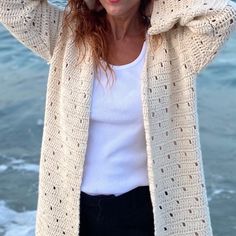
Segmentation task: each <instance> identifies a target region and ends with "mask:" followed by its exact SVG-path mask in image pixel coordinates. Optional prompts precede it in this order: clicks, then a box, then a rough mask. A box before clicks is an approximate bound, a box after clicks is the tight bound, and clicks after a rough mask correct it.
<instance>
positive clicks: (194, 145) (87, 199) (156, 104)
mask: <svg viewBox="0 0 236 236" xmlns="http://www.w3.org/2000/svg"><path fill="white" fill-rule="evenodd" d="M68 6H69V8H70V10H69V11H63V10H61V9H59V8H57V7H56V6H53V5H51V4H49V3H48V2H47V1H41V0H34V1H32V0H24V1H21V0H0V21H1V22H2V23H3V24H4V25H5V27H6V28H7V29H8V30H9V31H10V32H11V33H12V34H13V35H14V36H15V37H16V38H17V39H18V40H19V41H21V42H22V43H23V44H24V45H25V46H27V47H28V48H30V49H31V50H33V51H34V52H35V53H36V54H37V55H39V56H41V57H42V58H43V59H45V60H46V61H47V62H48V64H50V70H49V78H48V85H47V97H46V107H45V123H44V130H43V139H42V148H41V157H40V175H39V196H38V205H37V218H36V236H57V235H58V236H59V235H69V236H77V235H80V236H95V235H96V236H100V235H103V236H106V235H112V236H116V235H124V236H125V235H135V236H151V235H153V236H167V235H172V236H177V235H178V236H179V235H186V236H187V235H193V236H200V235H201V236H202V235H204V236H211V235H212V228H211V221H210V215H209V208H208V202H207V195H206V187H205V179H204V172H203V163H202V156H201V148H200V140H199V126H198V116H197V100H196V75H197V74H198V73H199V71H200V70H202V69H203V68H204V67H205V66H206V65H207V64H209V62H210V61H211V60H212V59H213V58H214V57H215V55H216V54H217V51H219V49H220V47H221V46H222V45H223V44H224V42H225V41H226V40H227V39H228V37H229V35H230V33H231V32H232V31H233V29H235V25H236V23H235V22H236V7H235V5H234V3H233V2H232V1H228V0H217V1H216V0H204V1H199V0H185V1H180V0H179V1H176V0H168V1H158V0H157V1H154V2H152V1H148V0H146V1H145V0H99V1H95V2H94V1H90V0H88V1H86V2H85V1H84V0H70V1H69V2H68ZM64 12H67V13H68V14H66V15H67V16H68V17H65V18H64ZM61 26H63V27H61ZM80 56H82V58H81V59H79V58H80ZM111 69H113V71H112V70H111ZM107 72H114V73H111V74H109V73H107ZM112 78H115V80H114V81H115V82H114V81H113V82H114V83H113V86H112V87H110V88H109V89H108V88H106V87H105V86H103V85H105V81H106V79H107V81H111V79H112Z"/></svg>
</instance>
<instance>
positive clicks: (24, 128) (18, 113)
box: [0, 1, 236, 236]
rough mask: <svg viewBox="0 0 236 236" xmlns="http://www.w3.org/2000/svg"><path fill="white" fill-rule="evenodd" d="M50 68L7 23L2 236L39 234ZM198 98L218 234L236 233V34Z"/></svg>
mask: <svg viewBox="0 0 236 236" xmlns="http://www.w3.org/2000/svg"><path fill="white" fill-rule="evenodd" d="M53 3H55V4H57V5H59V6H64V4H65V2H62V1H53ZM48 69H49V66H48V65H47V64H46V62H44V61H43V60H42V59H41V58H39V57H37V56H36V55H34V54H33V53H32V52H31V51H30V50H29V49H27V48H25V47H24V46H23V45H22V44H20V43H19V42H18V41H17V40H16V39H15V38H14V37H13V36H12V35H11V34H10V33H9V32H8V31H7V30H6V29H5V28H4V27H3V26H2V25H0V72H1V73H0V236H16V235H17V236H33V235H34V231H35V214H36V203H37V187H38V171H39V166H38V164H39V154H40V146H41V139H42V129H43V116H44V105H45V96H46V84H47V76H48ZM197 93H198V111H199V125H200V140H201V146H202V154H203V162H204V171H205V177H206V185H207V192H208V200H209V207H210V213H211V219H212V226H213V231H214V235H215V236H223V235H224V236H235V235H236V172H235V169H236V122H235V121H236V32H234V33H233V34H232V35H231V37H230V39H229V40H228V41H227V42H226V43H225V45H224V46H223V48H222V49H221V50H220V52H219V54H218V56H217V57H216V58H215V59H214V60H213V61H212V63H210V64H209V65H208V66H207V68H205V69H204V70H203V71H202V72H201V73H200V74H199V75H198V78H197Z"/></svg>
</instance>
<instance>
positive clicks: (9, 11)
mask: <svg viewBox="0 0 236 236" xmlns="http://www.w3.org/2000/svg"><path fill="white" fill-rule="evenodd" d="M62 16H63V10H61V9H59V8H58V7H57V6H54V5H52V4H50V3H48V2H47V0H0V22H1V23H2V24H3V26H4V27H5V28H6V29H7V30H8V31H9V32H10V33H11V34H12V35H13V36H14V37H15V38H16V39H17V40H18V41H20V42H21V43H22V44H23V45H25V46H26V47H27V48H29V49H30V50H31V51H33V52H34V53H35V54H36V55H38V56H40V57H41V58H43V59H44V60H46V61H47V62H49V61H50V59H51V57H52V55H53V50H54V47H55V44H56V41H57V38H58V34H59V26H60V25H61V22H62Z"/></svg>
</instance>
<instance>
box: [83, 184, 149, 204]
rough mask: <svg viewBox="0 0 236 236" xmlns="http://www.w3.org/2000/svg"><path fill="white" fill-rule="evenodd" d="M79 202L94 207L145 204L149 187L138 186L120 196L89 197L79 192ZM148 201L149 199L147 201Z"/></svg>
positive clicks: (101, 195) (102, 195)
mask: <svg viewBox="0 0 236 236" xmlns="http://www.w3.org/2000/svg"><path fill="white" fill-rule="evenodd" d="M80 197H81V201H82V202H83V204H85V205H90V206H96V205H97V204H98V203H100V204H101V203H104V204H106V205H108V204H109V203H112V204H114V203H117V205H119V204H123V205H124V204H127V205H130V204H134V202H135V204H145V202H146V201H147V199H148V198H150V192H149V186H138V187H136V188H134V189H131V190H130V191H128V192H125V193H123V194H121V195H118V196H115V195H114V194H109V195H104V194H99V195H89V194H87V193H85V192H83V191H81V196H80ZM148 200H149V199H148Z"/></svg>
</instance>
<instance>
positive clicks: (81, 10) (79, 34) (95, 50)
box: [63, 0, 161, 82]
mask: <svg viewBox="0 0 236 236" xmlns="http://www.w3.org/2000/svg"><path fill="white" fill-rule="evenodd" d="M151 1H152V0H141V3H140V6H139V15H140V20H141V22H142V23H143V24H144V26H146V27H147V28H148V27H150V17H148V16H146V15H145V12H146V8H147V7H148V5H149V3H150V2H151ZM97 5H101V4H100V2H99V0H97ZM67 8H69V11H67ZM65 10H66V11H65V15H64V16H65V19H64V22H63V27H67V26H69V27H70V25H72V23H73V25H75V29H72V28H71V27H70V29H71V30H72V32H73V31H74V34H75V36H74V43H75V45H76V47H78V48H79V47H80V44H81V43H83V45H84V46H85V48H86V42H88V43H89V45H90V46H91V48H92V54H93V59H94V60H95V71H96V72H98V66H101V67H102V68H103V69H104V71H105V72H106V76H107V69H108V70H109V71H110V72H111V73H112V74H114V71H113V70H112V68H111V66H110V64H109V63H108V62H107V61H108V52H109V48H108V40H107V38H106V32H111V26H110V24H109V22H108V21H107V20H106V17H105V16H106V10H105V9H104V8H102V10H100V11H96V10H90V9H89V8H88V6H87V4H86V3H85V1H84V0H68V3H67V5H66V7H65ZM66 12H67V13H66ZM159 36H160V38H161V35H153V36H152V38H153V39H154V41H155V42H156V43H157V44H158V42H159ZM85 52H86V50H85ZM84 56H85V54H84V55H83V57H82V59H81V61H82V60H83V58H84ZM100 58H102V59H103V60H104V62H105V65H106V67H105V68H104V66H103V64H102V63H101V60H100ZM97 78H99V76H98V77H97ZM107 79H108V76H107ZM107 82H108V81H107Z"/></svg>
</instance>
